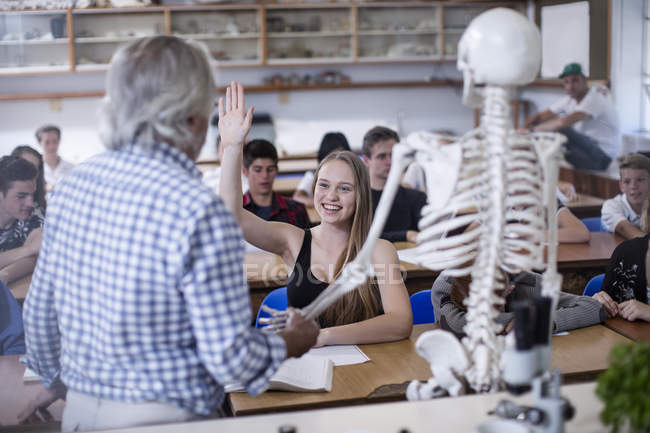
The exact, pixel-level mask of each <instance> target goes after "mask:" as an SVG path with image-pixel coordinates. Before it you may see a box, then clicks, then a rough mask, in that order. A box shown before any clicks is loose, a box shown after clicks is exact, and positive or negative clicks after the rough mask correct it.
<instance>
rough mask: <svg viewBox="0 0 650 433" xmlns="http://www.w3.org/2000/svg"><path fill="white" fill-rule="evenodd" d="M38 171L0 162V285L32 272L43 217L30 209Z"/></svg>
mask: <svg viewBox="0 0 650 433" xmlns="http://www.w3.org/2000/svg"><path fill="white" fill-rule="evenodd" d="M37 177H38V169H37V168H36V167H34V165H33V164H32V163H31V162H29V161H27V160H26V159H23V158H19V157H17V156H3V157H2V158H1V159H0V281H3V282H4V283H6V284H9V283H10V282H12V281H14V280H17V279H18V278H21V277H23V276H25V275H28V274H30V273H31V272H32V271H33V270H34V266H35V264H36V257H37V256H38V251H39V249H40V247H41V236H42V229H41V227H42V226H43V215H42V214H41V212H40V210H38V209H35V207H34V193H35V192H36V179H37Z"/></svg>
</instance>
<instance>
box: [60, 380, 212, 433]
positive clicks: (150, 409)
mask: <svg viewBox="0 0 650 433" xmlns="http://www.w3.org/2000/svg"><path fill="white" fill-rule="evenodd" d="M211 417H212V416H211ZM200 419H207V417H202V416H200V415H197V414H195V413H192V412H190V411H187V410H185V409H181V408H179V407H176V406H174V405H171V404H168V403H162V402H157V401H151V402H142V403H123V402H119V401H114V400H108V399H105V398H96V397H92V396H89V395H86V394H82V393H79V392H76V391H72V390H68V395H67V397H66V405H65V409H64V410H63V420H62V423H61V431H63V432H75V431H92V430H107V429H115V428H127V427H136V426H145V425H155V424H168V423H176V422H186V421H194V420H200Z"/></svg>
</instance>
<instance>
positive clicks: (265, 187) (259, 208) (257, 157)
mask: <svg viewBox="0 0 650 433" xmlns="http://www.w3.org/2000/svg"><path fill="white" fill-rule="evenodd" d="M243 164H244V168H243V169H242V171H243V173H244V176H246V179H248V191H246V194H244V209H246V210H247V211H249V212H252V213H254V214H255V215H257V216H258V217H260V218H262V219H263V220H265V221H279V222H283V223H289V224H292V225H294V226H296V227H300V228H307V227H309V216H307V210H306V209H305V206H303V204H302V203H298V202H296V201H294V200H291V199H289V198H286V197H283V196H281V195H280V194H277V193H275V192H274V191H273V181H274V180H275V176H276V175H277V174H278V152H277V151H276V150H275V146H274V145H273V144H272V143H271V142H269V141H267V140H263V139H257V140H251V141H249V142H248V143H246V145H245V146H244V157H243Z"/></svg>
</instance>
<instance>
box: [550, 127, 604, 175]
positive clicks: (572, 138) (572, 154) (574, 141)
mask: <svg viewBox="0 0 650 433" xmlns="http://www.w3.org/2000/svg"><path fill="white" fill-rule="evenodd" d="M558 132H559V133H560V134H562V135H564V136H565V137H566V138H567V142H566V143H565V144H564V149H565V154H564V159H566V160H567V161H568V162H569V163H570V164H571V165H572V166H574V167H575V168H577V169H581V170H606V169H607V167H609V163H610V162H612V158H610V157H609V156H608V155H607V154H606V153H605V152H603V150H602V149H601V148H600V146H599V145H598V142H597V141H596V140H594V139H593V138H591V137H589V136H588V135H585V134H581V133H579V132H577V131H576V130H575V129H573V128H565V129H561V130H560V131H558Z"/></svg>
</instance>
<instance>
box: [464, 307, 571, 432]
mask: <svg viewBox="0 0 650 433" xmlns="http://www.w3.org/2000/svg"><path fill="white" fill-rule="evenodd" d="M551 308H552V300H551V298H549V297H538V298H537V299H536V300H535V301H534V303H533V302H521V303H518V304H516V305H515V306H514V321H515V326H514V332H511V333H510V334H509V335H508V337H507V338H506V347H505V350H504V351H503V358H502V360H503V367H504V368H503V376H502V379H503V382H504V383H505V386H506V389H507V390H508V391H509V392H510V393H511V394H514V395H521V394H524V393H526V392H529V391H531V390H532V393H533V396H534V403H533V406H521V405H519V404H517V403H514V402H513V401H510V400H501V401H500V402H499V404H498V405H497V407H496V409H494V411H492V412H490V414H492V415H496V416H497V417H498V418H497V419H490V420H489V421H487V422H485V423H483V424H481V425H480V426H479V427H478V428H477V430H476V433H497V432H499V433H564V423H565V421H568V420H570V419H571V418H573V415H574V412H575V411H574V408H573V406H572V405H571V403H570V402H569V401H568V400H567V399H566V398H564V397H562V396H561V395H560V383H561V376H560V372H559V371H558V370H555V371H554V372H553V373H552V374H551V373H550V366H551V346H550V336H551V323H550V322H551V312H552V309H551Z"/></svg>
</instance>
